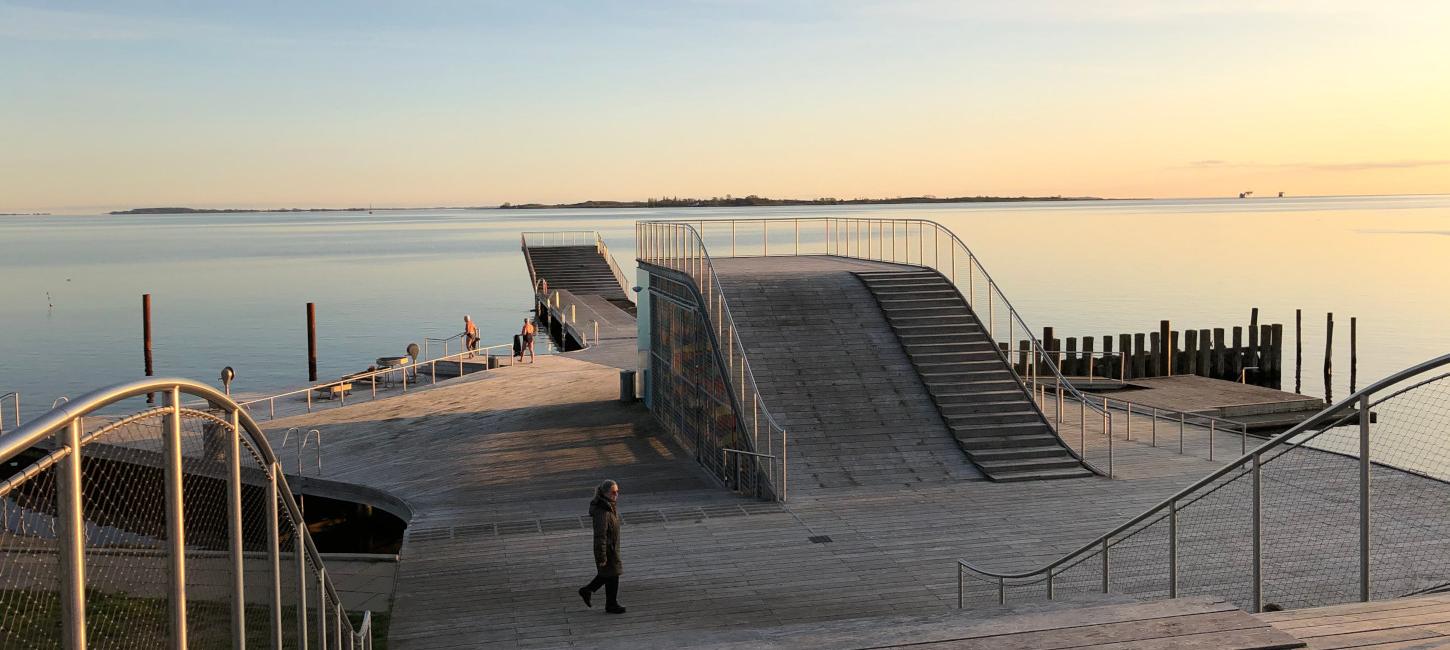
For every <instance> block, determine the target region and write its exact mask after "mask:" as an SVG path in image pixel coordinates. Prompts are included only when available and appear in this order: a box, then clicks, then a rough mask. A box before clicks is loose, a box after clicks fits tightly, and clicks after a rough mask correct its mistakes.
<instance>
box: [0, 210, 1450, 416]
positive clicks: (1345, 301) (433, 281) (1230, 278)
mask: <svg viewBox="0 0 1450 650" xmlns="http://www.w3.org/2000/svg"><path fill="white" fill-rule="evenodd" d="M821 215H852V216H870V217H913V218H928V219H934V220H937V221H939V222H941V223H943V224H945V225H947V226H948V227H950V228H951V229H952V230H953V231H955V232H956V233H957V234H958V236H960V237H961V238H962V239H963V240H964V241H965V242H966V243H967V245H968V246H970V247H971V248H972V249H973V251H974V252H975V253H976V254H977V255H978V257H979V258H980V259H981V260H982V261H983V263H984V265H985V266H986V268H987V269H988V271H989V272H991V274H992V275H993V277H994V278H995V279H996V280H997V282H998V283H999V284H1000V285H1001V286H1002V287H1003V289H1004V290H1005V292H1006V293H1007V295H1008V297H1009V298H1010V299H1011V300H1012V301H1013V303H1014V304H1015V305H1016V306H1017V308H1018V309H1019V310H1020V311H1021V312H1022V313H1023V315H1024V317H1025V318H1026V319H1027V320H1028V322H1029V323H1031V324H1032V325H1033V326H1034V328H1040V327H1041V326H1042V325H1052V326H1055V327H1056V328H1057V331H1058V333H1059V335H1060V336H1081V335H1083V334H1090V335H1095V336H1102V335H1104V334H1117V333H1120V332H1140V331H1149V330H1151V329H1154V328H1156V326H1157V322H1158V320H1159V319H1163V318H1167V319H1172V320H1173V322H1174V324H1175V327H1195V328H1204V327H1232V326H1234V325H1246V324H1247V323H1248V318H1249V309H1250V308H1251V307H1259V308H1260V309H1261V312H1260V322H1269V323H1275V322H1278V323H1284V324H1285V326H1286V327H1285V330H1286V341H1285V343H1286V348H1287V349H1288V350H1290V354H1289V355H1287V356H1286V359H1285V361H1286V363H1287V364H1292V363H1293V357H1292V349H1293V344H1294V340H1293V322H1294V310H1295V309H1296V308H1300V309H1303V310H1304V321H1305V335H1304V350H1305V362H1306V373H1305V381H1304V384H1305V392H1306V393H1312V394H1320V395H1322V393H1323V382H1322V379H1321V375H1322V367H1323V356H1324V329H1325V328H1324V319H1325V313H1326V312H1334V314H1335V321H1336V327H1335V342H1336V345H1335V358H1334V365H1335V373H1336V374H1335V380H1336V381H1335V384H1336V386H1337V387H1336V389H1335V393H1336V394H1337V395H1340V396H1342V395H1344V390H1345V388H1346V387H1347V383H1348V370H1349V359H1348V346H1347V341H1348V333H1349V317H1350V316H1355V317H1358V319H1359V379H1360V385H1364V384H1365V383H1367V382H1368V381H1371V380H1373V379H1375V378H1377V377H1381V376H1384V375H1385V374H1388V373H1390V372H1393V371H1394V370H1396V369H1399V368H1401V367H1404V366H1407V365H1410V364H1413V363H1416V362H1418V361H1422V360H1425V359H1427V358H1430V357H1432V356H1435V355H1437V354H1441V353H1444V352H1447V351H1450V335H1447V325H1450V300H1447V298H1450V295H1447V294H1450V278H1447V276H1450V195H1434V196H1377V197H1325V198H1288V199H1254V200H1235V199H1227V200H1219V199H1209V200H1163V201H1101V202H1087V203H1021V204H961V205H916V206H858V207H855V206H853V207H790V208H767V209H758V208H730V209H675V210H608V211H605V210H560V211H513V210H419V211H407V212H379V213H376V214H371V215H369V214H366V213H347V212H342V213H338V212H332V213H256V214H231V215H134V216H109V215H97V216H51V217H0V278H3V282H0V393H5V392H8V391H11V390H19V391H21V393H22V395H23V397H24V400H23V404H24V406H25V407H26V408H25V411H26V415H27V417H29V416H33V415H37V414H39V413H40V412H41V411H42V410H44V409H45V408H47V407H49V406H50V404H51V402H52V401H53V400H54V399H55V398H56V397H59V396H62V395H71V396H74V395H78V394H80V393H83V392H85V391H87V390H90V389H92V388H96V387H99V386H102V385H105V384H108V383H113V382H118V381H123V380H128V379H133V378H136V377H139V376H141V375H142V374H143V365H142V343H141V294H143V293H150V294H151V295H152V319H153V335H154V339H155V346H154V352H155V368H156V374H158V375H180V376H185V377H192V378H196V379H201V380H205V381H209V382H212V383H215V380H216V377H217V375H218V372H219V370H220V369H221V368H222V367H223V366H228V365H230V366H232V367H233V368H235V369H236V371H237V374H238V378H237V383H236V384H235V389H236V390H238V391H240V392H242V393H245V394H264V393H268V392H275V391H277V390H280V389H284V388H290V387H295V386H300V385H303V384H305V383H306V380H307V359H306V350H307V347H306V334H305V312H304V309H305V307H304V305H305V303H307V302H309V301H310V302H315V303H317V311H318V335H319V339H320V342H319V348H320V350H319V368H318V372H319V376H320V377H322V378H328V377H336V376H338V375H341V374H344V373H347V372H353V371H357V370H360V369H362V368H365V367H367V366H368V365H369V364H370V363H372V360H373V359H374V358H376V357H379V356H384V355H393V354H401V353H402V351H403V349H404V347H405V346H406V345H407V344H408V343H409V342H418V343H421V342H422V339H423V338H424V337H427V336H431V337H443V336H449V335H452V334H454V333H456V332H458V331H461V329H462V317H463V314H471V315H473V317H474V319H475V320H476V321H478V323H479V327H480V328H481V330H482V333H483V339H484V341H485V343H505V342H508V341H509V340H510V338H511V336H512V334H513V333H514V332H515V331H516V330H517V328H518V325H519V324H520V322H521V320H522V318H523V317H524V316H525V315H526V314H527V311H528V309H529V306H530V304H529V303H530V297H529V287H528V278H527V271H526V270H525V268H524V263H523V257H522V255H521V254H520V253H519V233H520V232H521V231H525V230H560V229H591V230H599V231H601V232H602V233H603V234H604V237H605V239H606V241H607V242H608V243H609V246H610V248H611V249H612V250H613V251H614V252H615V255H616V257H617V258H618V259H619V260H620V262H621V264H623V265H624V266H625V267H626V268H632V266H633V258H634V241H633V237H634V228H633V222H634V221H635V220H636V219H658V218H674V217H683V218H699V219H708V218H724V217H765V218H792V217H807V216H821ZM47 294H49V299H48V300H47ZM1291 367H1292V366H1291ZM1288 383H1289V384H1290V387H1291V388H1292V380H1289V382H1288ZM7 422H8V416H7Z"/></svg>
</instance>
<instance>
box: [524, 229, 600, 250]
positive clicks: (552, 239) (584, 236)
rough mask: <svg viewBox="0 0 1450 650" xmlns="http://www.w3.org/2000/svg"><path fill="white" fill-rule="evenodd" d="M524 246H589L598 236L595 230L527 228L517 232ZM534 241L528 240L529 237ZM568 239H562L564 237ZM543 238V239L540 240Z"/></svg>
mask: <svg viewBox="0 0 1450 650" xmlns="http://www.w3.org/2000/svg"><path fill="white" fill-rule="evenodd" d="M519 237H520V239H522V240H523V244H524V245H525V246H533V247H536V248H546V247H549V246H590V245H593V244H594V241H595V239H596V238H598V237H599V231H597V230H528V231H524V232H522V233H519ZM531 238H532V239H533V240H534V241H530V239H531ZM566 238H567V239H568V241H567V242H566V241H564V240H565V239H566ZM540 240H543V241H540Z"/></svg>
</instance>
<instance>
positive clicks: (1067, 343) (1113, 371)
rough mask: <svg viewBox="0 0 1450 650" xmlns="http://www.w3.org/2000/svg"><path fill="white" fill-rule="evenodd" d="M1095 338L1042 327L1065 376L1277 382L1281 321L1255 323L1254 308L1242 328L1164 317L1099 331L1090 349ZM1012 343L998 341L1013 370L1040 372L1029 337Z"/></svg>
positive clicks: (1042, 371) (1280, 371) (1045, 345)
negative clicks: (1124, 329) (1139, 327)
mask: <svg viewBox="0 0 1450 650" xmlns="http://www.w3.org/2000/svg"><path fill="white" fill-rule="evenodd" d="M1246 334H1247V336H1245V335H1246ZM1096 340H1097V339H1096V338H1095V337H1091V336H1084V337H1081V338H1078V337H1074V336H1069V337H1067V338H1065V339H1064V338H1057V337H1056V332H1054V331H1053V328H1051V327H1044V328H1042V339H1041V341H1042V347H1043V349H1044V350H1045V351H1046V352H1047V354H1048V355H1049V358H1050V359H1051V360H1052V361H1053V362H1054V363H1055V364H1056V365H1057V367H1058V370H1059V371H1060V372H1061V373H1062V374H1063V375H1065V376H1069V377H1104V378H1109V379H1119V380H1123V381H1127V380H1130V379H1139V378H1143V377H1167V376H1172V375H1198V376H1201V377H1211V378H1214V379H1226V380H1230V381H1243V382H1244V383H1249V384H1254V385H1257V386H1266V387H1269V388H1275V389H1277V388H1280V384H1281V377H1282V374H1283V348H1284V326H1283V325H1282V324H1279V323H1274V324H1260V323H1258V310H1257V309H1256V310H1254V314H1253V319H1252V322H1251V323H1250V324H1249V326H1248V327H1244V326H1235V327H1233V328H1223V327H1215V328H1208V329H1187V330H1182V331H1179V330H1174V329H1173V326H1172V323H1171V322H1170V321H1166V320H1164V321H1159V323H1158V331H1156V332H1138V333H1134V334H1118V335H1117V336H1116V337H1114V336H1111V335H1109V336H1103V337H1102V338H1101V341H1102V347H1101V349H1094V348H1095V347H1096V346H1095V341H1096ZM1115 341H1116V345H1115V344H1114V343H1115ZM1165 341H1166V342H1167V343H1166V345H1165V343H1164V342H1165ZM1018 344H1019V347H1018V348H1017V349H1016V350H1012V349H1010V346H1009V344H1008V343H999V345H1000V346H1001V348H1002V351H1003V353H1004V354H1006V355H1007V358H1008V359H1012V361H1013V363H1014V364H1015V365H1016V367H1017V371H1018V372H1019V373H1025V372H1027V371H1028V370H1034V371H1035V372H1036V373H1037V374H1038V375H1039V376H1041V375H1043V374H1046V369H1045V368H1043V367H1038V368H1035V369H1034V368H1032V367H1031V366H1032V364H1033V363H1034V362H1035V363H1039V364H1040V363H1042V360H1041V359H1038V360H1036V361H1034V360H1033V358H1032V356H1033V355H1031V354H1030V353H1029V350H1030V349H1031V348H1030V342H1029V341H1027V340H1022V341H1019V342H1018Z"/></svg>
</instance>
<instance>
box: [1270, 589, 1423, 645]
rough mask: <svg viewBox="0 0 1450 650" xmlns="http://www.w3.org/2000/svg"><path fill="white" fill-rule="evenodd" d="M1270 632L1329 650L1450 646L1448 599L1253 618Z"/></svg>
mask: <svg viewBox="0 0 1450 650" xmlns="http://www.w3.org/2000/svg"><path fill="white" fill-rule="evenodd" d="M1256 617H1257V618H1258V619H1259V620H1261V621H1265V622H1267V623H1270V624H1272V625H1273V626H1274V627H1275V628H1278V629H1280V630H1283V631H1285V632H1287V633H1289V634H1293V635H1294V636H1296V637H1299V638H1300V639H1303V640H1304V641H1305V642H1307V644H1308V645H1307V646H1306V647H1308V648H1311V649H1313V650H1328V649H1330V648H1373V649H1375V650H1390V649H1392V648H1394V649H1400V648H1450V595H1446V594H1441V595H1435V596H1424V597H1419V598H1402V599H1399V600H1387V601H1375V602H1369V603H1351V604H1347V605H1335V606H1332V607H1316V608H1312V609H1301V610H1295V611H1288V612H1270V613H1265V614H1257V615H1256Z"/></svg>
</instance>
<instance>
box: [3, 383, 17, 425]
mask: <svg viewBox="0 0 1450 650" xmlns="http://www.w3.org/2000/svg"><path fill="white" fill-rule="evenodd" d="M7 399H8V400H12V401H13V402H14V403H15V426H17V427H19V426H20V391H18V390H16V391H10V392H8V393H5V394H4V395H0V433H4V432H5V400H7Z"/></svg>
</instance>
